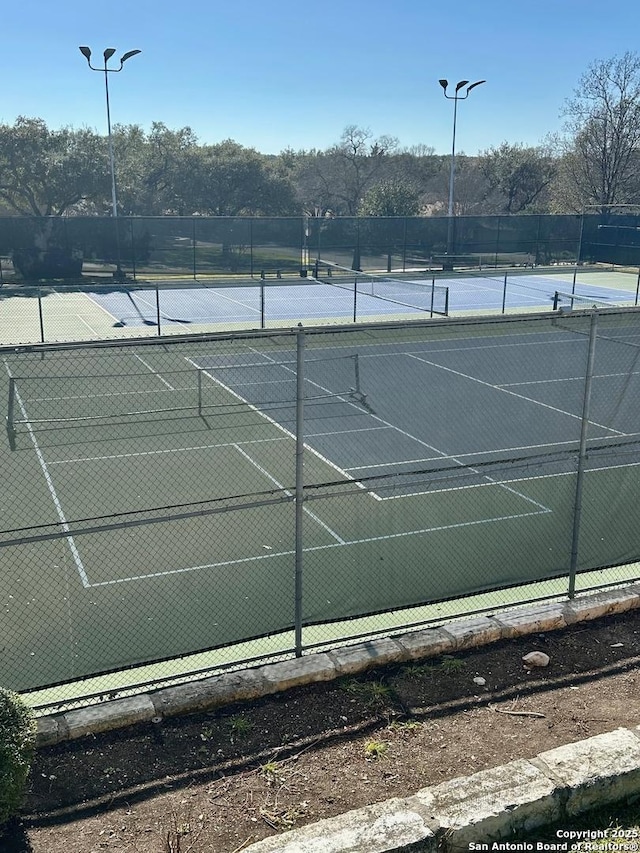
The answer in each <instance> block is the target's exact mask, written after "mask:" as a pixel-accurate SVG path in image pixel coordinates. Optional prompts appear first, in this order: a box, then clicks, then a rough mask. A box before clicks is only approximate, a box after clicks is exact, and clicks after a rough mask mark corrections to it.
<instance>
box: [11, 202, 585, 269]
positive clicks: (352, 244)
mask: <svg viewBox="0 0 640 853" xmlns="http://www.w3.org/2000/svg"><path fill="white" fill-rule="evenodd" d="M581 226H582V218H581V217H579V216H566V215H529V216H461V217H455V218H454V220H453V222H452V228H449V220H448V218H447V217H339V218H328V217H326V218H317V217H288V218H287V217H260V218H252V217H204V216H190V217H178V216H159V217H126V216H121V217H117V218H109V217H97V216H93V217H82V216H73V217H29V216H20V217H0V261H1V263H0V280H2V279H5V280H11V279H12V278H13V277H14V276H16V275H17V276H18V277H20V278H22V279H25V280H28V281H33V280H37V279H43V278H44V279H48V280H51V279H54V278H66V279H69V278H77V277H78V276H80V275H83V276H85V277H88V276H93V277H100V276H105V275H108V276H112V275H114V274H115V275H116V276H117V277H120V276H124V275H126V276H127V277H130V278H133V279H134V280H136V279H139V278H140V279H149V278H151V279H154V278H155V279H162V278H166V277H167V276H181V277H185V278H189V277H192V278H198V277H203V276H211V275H220V274H224V275H229V274H237V275H247V276H259V275H260V274H261V273H266V274H275V273H277V272H279V273H281V274H287V273H296V274H297V273H299V272H300V270H303V271H304V270H306V269H308V267H309V266H310V265H311V264H312V263H313V261H314V260H315V259H317V258H327V259H329V260H332V261H334V262H336V263H341V264H345V265H346V266H353V267H354V268H356V267H357V268H363V269H369V270H388V271H390V270H407V269H412V268H415V267H426V266H427V265H432V266H433V265H438V264H440V265H441V266H442V265H444V266H449V267H453V266H456V267H470V266H476V267H482V266H484V267H486V266H504V265H521V264H528V265H531V264H538V265H540V264H542V265H548V264H552V263H566V262H568V263H572V262H575V261H576V260H578V255H579V250H580V235H581V231H582V230H583V229H582V227H581ZM586 246H587V240H586V239H585V252H586V251H587V249H586ZM585 256H586V255H585Z"/></svg>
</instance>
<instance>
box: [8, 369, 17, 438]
mask: <svg viewBox="0 0 640 853" xmlns="http://www.w3.org/2000/svg"><path fill="white" fill-rule="evenodd" d="M15 400H16V380H15V379H14V378H13V376H10V377H9V402H8V404H7V437H8V439H9V447H10V449H11V450H15V449H16V428H15V424H14V420H13V412H14V406H15Z"/></svg>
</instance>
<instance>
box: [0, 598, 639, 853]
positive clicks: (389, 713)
mask: <svg viewBox="0 0 640 853" xmlns="http://www.w3.org/2000/svg"><path fill="white" fill-rule="evenodd" d="M534 650H537V651H542V652H545V653H546V654H547V655H549V657H550V664H549V666H548V667H546V668H532V669H527V668H526V667H525V665H524V664H523V661H522V657H523V655H525V654H527V653H528V652H530V651H534ZM639 662H640V611H630V612H628V613H626V614H622V615H619V616H614V617H608V618H606V619H602V620H599V621H596V622H589V623H581V624H580V625H576V626H573V627H571V628H567V629H565V630H563V631H557V632H553V633H549V634H546V635H543V634H537V635H533V636H529V637H525V638H522V639H518V640H510V641H502V642H499V643H495V644H492V645H489V646H485V647H483V648H480V649H477V650H470V651H468V652H461V653H458V654H456V655H455V656H445V657H440V658H437V659H433V660H429V661H425V662H423V663H415V664H409V665H404V666H397V667H385V668H383V669H378V670H375V671H371V672H369V673H367V674H366V675H363V676H359V677H357V678H345V679H341V680H339V681H335V682H329V683H326V682H325V683H322V684H318V685H314V686H310V687H305V688H300V689H296V690H291V691H288V692H286V693H282V694H279V695H276V696H271V697H268V698H266V699H264V700H259V701H254V702H249V703H243V704H242V705H236V706H233V707H225V708H222V709H218V710H215V711H212V712H211V713H204V714H197V715H192V716H188V717H183V718H178V719H168V720H164V721H162V722H161V723H159V724H153V723H148V724H143V725H139V726H135V727H133V728H129V729H125V730H122V731H117V732H112V733H109V734H105V735H99V736H89V737H86V738H83V739H82V740H80V741H76V742H71V743H65V744H61V745H59V746H56V747H52V748H49V749H45V750H42V751H41V752H39V754H38V756H37V759H36V762H35V764H34V767H33V771H32V776H31V786H30V791H29V795H28V798H27V801H26V803H25V806H24V809H23V818H22V820H21V821H20V822H18V823H16V824H15V825H14V826H12V827H11V829H10V831H9V832H8V834H6V835H5V837H4V838H3V839H1V840H0V843H3V844H4V846H3V847H2V849H3V851H6V853H14V851H16V852H17V851H21V853H23V851H32V853H94V851H95V853H98V851H104V850H107V851H134V853H187V851H189V853H205V851H207V853H238V851H240V850H241V849H243V847H245V846H247V845H248V844H251V843H252V842H254V841H257V840H259V839H260V838H264V837H266V836H268V835H273V834H275V833H279V832H282V831H284V830H287V829H290V828H292V827H296V826H301V825H302V824H305V823H309V822H312V821H316V820H319V819H320V818H323V817H329V816H331V815H335V814H339V813H341V812H344V811H347V810H349V809H353V808H358V807H360V806H364V805H366V804H369V803H373V802H376V801H379V800H384V799H387V798H389V797H393V796H406V795H408V794H411V793H413V792H415V791H417V790H418V789H419V788H423V787H426V786H428V785H432V784H437V783H439V782H442V781H444V780H446V779H451V778H454V777H456V776H462V775H468V774H470V773H473V772H475V771H478V770H481V769H484V768H487V767H493V766H496V765H500V764H504V763H506V762H507V761H511V760H512V759H515V758H527V757H531V756H534V755H536V754H537V753H538V752H541V751H542V750H545V749H550V748H552V747H554V746H560V745H561V744H566V743H570V742H572V741H576V740H581V739H583V738H586V737H590V736H591V735H596V734H601V733H603V732H607V731H611V730H612V729H615V728H617V727H618V726H627V727H635V726H637V725H638V724H640V675H639V673H638V663H639ZM474 679H476V681H474ZM479 679H484V682H485V683H484V684H482V683H480V682H479V681H478V680H479Z"/></svg>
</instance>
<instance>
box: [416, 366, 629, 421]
mask: <svg viewBox="0 0 640 853" xmlns="http://www.w3.org/2000/svg"><path fill="white" fill-rule="evenodd" d="M407 356H408V357H409V358H414V359H416V361H421V362H423V363H424V364H428V365H430V366H431V367H436V368H438V369H439V370H444V371H446V372H447V373H453V374H454V375H455V376H461V377H462V378H463V379H468V380H469V381H471V382H476V383H477V384H478V385H484V386H485V387H486V388H492V389H493V390H494V391H501V392H502V393H503V394H509V395H511V396H512V397H518V398H519V399H520V400H526V401H527V402H528V403H534V404H535V405H536V406H541V407H542V408H543V409H551V411H552V412H557V413H558V414H560V415H566V416H567V417H569V418H574V419H575V420H578V421H581V420H582V415H574V414H573V412H567V411H565V410H564V409H559V408H558V407H557V406H551V405H550V404H549V403H541V402H540V401H539V400H534V399H533V397H527V396H525V395H524V394H516V392H515V391H509V390H508V389H507V388H503V387H502V386H501V385H493V384H492V383H491V382H485V381H484V379H477V378H476V377H475V376H471V375H470V374H468V373H463V372H462V371H461V370H454V369H453V368H452V367H445V366H444V365H442V364H438V363H437V362H435V361H430V360H429V359H428V358H423V357H422V356H418V355H414V354H413V353H407ZM589 423H590V424H592V425H593V426H597V427H599V428H600V429H606V430H607V432H613V433H615V434H616V435H626V433H624V432H620V430H618V429H614V428H613V427H608V426H605V425H604V424H600V423H598V422H597V421H591V420H590V421H589Z"/></svg>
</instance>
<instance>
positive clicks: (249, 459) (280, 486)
mask: <svg viewBox="0 0 640 853" xmlns="http://www.w3.org/2000/svg"><path fill="white" fill-rule="evenodd" d="M233 447H235V449H236V450H237V451H238V453H239V454H240V455H241V456H244V458H245V459H246V460H247V462H250V463H251V465H253V466H254V467H255V468H257V469H258V471H260V473H261V474H264V476H265V477H266V478H267V479H268V480H269V481H270V482H271V483H273V484H274V485H275V486H276V488H278V489H280V490H281V491H282V492H284V494H285V495H287V497H293V492H291V491H290V490H289V489H287V488H285V486H284V484H283V483H280V482H279V481H278V480H276V478H275V477H274V476H272V475H271V474H270V473H269V472H268V471H267V470H266V468H263V467H262V465H260V464H259V463H258V462H257V461H256V460H255V459H253V458H252V457H251V456H249V454H248V453H246V452H245V451H244V450H243V449H242V448H241V447H240V446H239V445H237V444H234V445H233ZM302 511H303V512H304V513H306V515H308V516H309V518H312V519H313V520H314V521H315V522H316V523H317V524H319V525H320V527H322V528H323V529H324V530H326V531H327V533H329V534H330V535H331V536H332V537H333V538H334V539H335V540H336V541H337V542H339V543H340V544H341V545H344V544H345V540H344V539H343V538H342V537H341V536H338V534H337V533H336V532H335V530H332V529H331V528H330V527H329V525H328V524H325V523H324V521H322V520H321V519H319V518H318V516H317V515H316V514H315V513H314V512H311V510H310V509H309V508H308V507H306V506H305V507H303V508H302Z"/></svg>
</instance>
